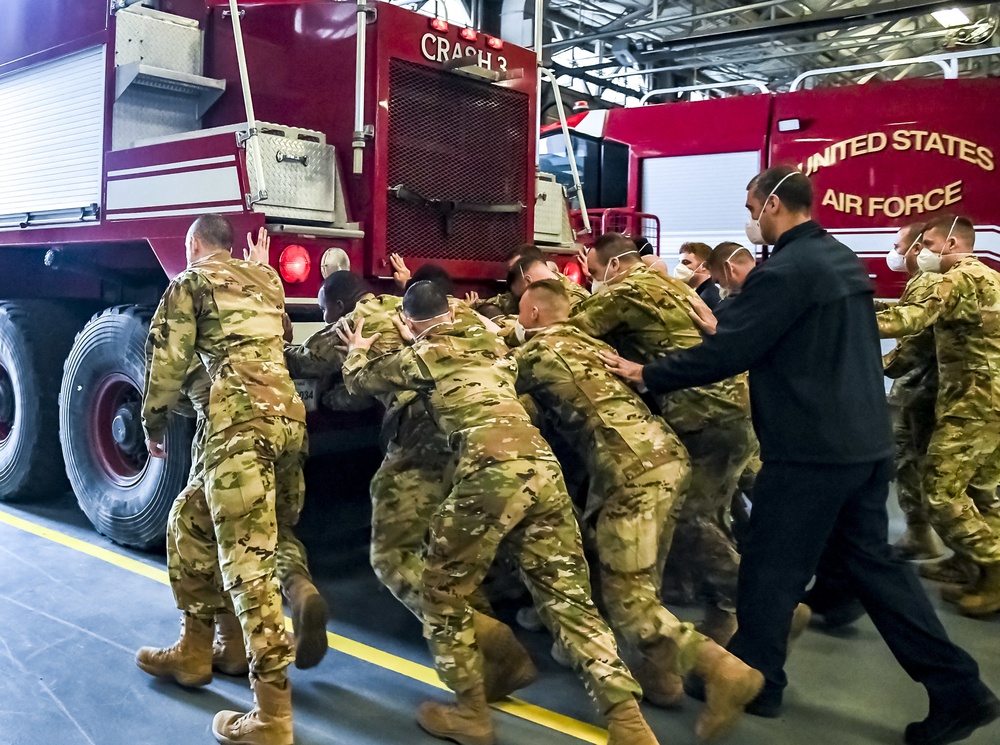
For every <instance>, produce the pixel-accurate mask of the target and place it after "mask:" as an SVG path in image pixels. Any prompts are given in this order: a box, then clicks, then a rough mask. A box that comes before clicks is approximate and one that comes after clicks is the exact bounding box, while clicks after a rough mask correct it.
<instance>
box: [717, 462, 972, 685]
mask: <svg viewBox="0 0 1000 745" xmlns="http://www.w3.org/2000/svg"><path fill="white" fill-rule="evenodd" d="M892 475H893V466H892V462H891V461H890V460H884V461H878V462H875V463H864V464H855V465H824V464H816V463H805V464H803V463H774V462H770V463H764V465H763V468H762V469H761V471H760V474H759V475H758V476H757V483H756V485H755V486H754V500H753V510H752V511H751V513H750V527H749V531H748V534H747V537H746V542H745V544H744V548H743V555H742V557H741V560H740V575H739V593H738V600H737V607H736V617H737V620H738V622H739V629H738V631H737V632H736V636H734V637H733V639H732V641H731V642H730V643H729V650H730V651H731V652H732V653H733V654H735V655H736V656H737V657H739V658H740V659H742V660H743V661H744V662H746V663H747V664H748V665H750V666H751V667H755V668H757V669H758V670H760V671H761V672H762V673H764V677H765V678H766V681H767V682H766V684H765V687H764V691H763V692H762V694H761V700H762V702H768V703H772V702H773V703H779V702H780V700H781V695H782V691H783V690H784V688H785V686H786V685H787V682H788V681H787V678H786V677H785V672H784V666H785V658H786V656H787V653H788V631H789V628H790V626H791V621H792V612H793V610H794V608H795V606H796V604H797V603H798V602H799V601H800V600H801V598H802V595H803V592H804V590H805V587H806V585H807V584H808V583H809V580H810V579H811V578H812V576H813V574H814V573H815V571H816V566H817V564H818V563H819V560H820V556H821V555H822V554H823V551H824V548H827V549H828V550H829V551H830V552H831V553H833V554H834V555H836V557H837V559H838V563H839V564H841V566H842V567H843V576H844V578H845V580H846V581H847V582H848V583H849V585H850V588H851V590H852V591H853V593H854V594H855V595H856V596H857V598H858V599H859V600H860V601H861V603H862V604H863V605H864V607H865V610H866V611H867V612H868V615H869V616H870V617H871V619H872V621H873V622H874V623H875V627H876V628H877V629H878V632H879V633H880V634H881V635H882V638H883V639H885V641H886V643H887V644H888V645H889V648H890V650H891V651H892V653H893V655H894V656H895V657H896V660H898V661H899V664H900V665H902V666H903V668H904V669H905V670H906V672H907V673H908V674H909V675H910V677H911V678H913V679H914V680H916V681H918V682H919V683H922V684H923V685H924V686H925V687H926V688H927V690H928V693H929V695H930V697H931V700H932V701H933V700H935V699H939V700H941V701H942V702H944V701H946V700H954V699H955V698H959V697H962V696H964V695H968V694H969V693H970V692H972V691H976V692H978V691H979V690H980V687H981V684H980V683H979V667H978V666H977V665H976V662H975V660H973V659H972V658H971V657H970V656H969V655H968V654H967V653H966V652H965V651H963V650H962V649H961V648H959V647H958V646H956V645H955V644H953V643H952V642H951V641H949V639H948V635H947V633H946V632H945V630H944V627H943V626H942V625H941V621H940V620H939V619H938V617H937V614H936V613H935V612H934V609H933V607H932V606H931V604H930V601H929V600H928V599H927V595H926V593H925V592H924V589H923V587H922V586H921V584H920V582H919V581H918V580H917V576H916V574H915V573H914V571H913V569H912V567H910V566H909V565H907V564H906V563H905V562H903V561H901V560H899V559H897V558H896V556H895V555H894V553H893V552H892V549H891V548H890V547H889V543H888V527H889V517H888V513H887V511H886V501H887V499H888V491H889V481H890V480H891V479H892Z"/></svg>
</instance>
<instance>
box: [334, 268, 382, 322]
mask: <svg viewBox="0 0 1000 745" xmlns="http://www.w3.org/2000/svg"><path fill="white" fill-rule="evenodd" d="M371 291H372V290H371V287H369V286H368V283H367V282H365V281H364V280H363V279H362V278H361V277H359V276H358V275H357V274H354V273H353V272H349V271H346V270H345V271H339V272H330V274H328V275H327V277H326V279H324V280H323V299H324V300H325V301H326V302H327V303H333V302H336V301H338V300H339V301H340V302H341V303H343V304H344V311H345V312H347V313H350V312H351V311H352V310H354V306H355V305H357V303H358V300H360V299H361V298H362V297H364V296H365V295H367V294H369V293H370V292H371Z"/></svg>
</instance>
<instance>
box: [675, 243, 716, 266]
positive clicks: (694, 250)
mask: <svg viewBox="0 0 1000 745" xmlns="http://www.w3.org/2000/svg"><path fill="white" fill-rule="evenodd" d="M681 253H682V254H694V255H695V256H697V257H698V260H699V261H704V262H706V263H708V260H709V259H710V258H712V247H711V246H709V245H708V244H707V243H698V242H697V241H689V242H687V243H682V244H681Z"/></svg>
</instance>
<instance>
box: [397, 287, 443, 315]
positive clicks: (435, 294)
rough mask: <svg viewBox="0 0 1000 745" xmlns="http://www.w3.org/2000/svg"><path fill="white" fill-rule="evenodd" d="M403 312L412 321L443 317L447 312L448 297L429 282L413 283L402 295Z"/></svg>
mask: <svg viewBox="0 0 1000 745" xmlns="http://www.w3.org/2000/svg"><path fill="white" fill-rule="evenodd" d="M403 312H404V313H405V314H406V315H407V317H409V318H410V319H412V320H414V321H426V320H427V319H429V318H434V317H436V316H443V315H444V314H445V313H447V312H448V295H447V294H446V293H445V292H444V291H443V290H442V289H441V288H440V287H438V286H437V285H436V284H434V283H433V282H431V281H429V280H426V279H425V280H422V281H420V282H414V283H413V284H411V285H410V286H409V288H407V290H406V294H404V295H403Z"/></svg>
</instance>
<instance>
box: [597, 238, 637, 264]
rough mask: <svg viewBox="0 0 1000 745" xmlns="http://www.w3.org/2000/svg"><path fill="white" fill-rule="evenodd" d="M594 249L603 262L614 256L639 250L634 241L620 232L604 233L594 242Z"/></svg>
mask: <svg viewBox="0 0 1000 745" xmlns="http://www.w3.org/2000/svg"><path fill="white" fill-rule="evenodd" d="M594 250H595V251H596V252H597V255H598V256H599V257H600V259H601V262H602V263H604V264H607V263H608V262H609V261H611V259H613V258H614V257H615V256H621V255H622V254H626V253H636V254H637V253H638V252H639V250H638V249H637V248H636V247H635V243H633V242H632V240H631V239H630V238H626V237H625V236H624V235H622V234H621V233H605V234H604V235H602V236H601V237H600V238H598V239H597V241H596V242H595V243H594Z"/></svg>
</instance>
